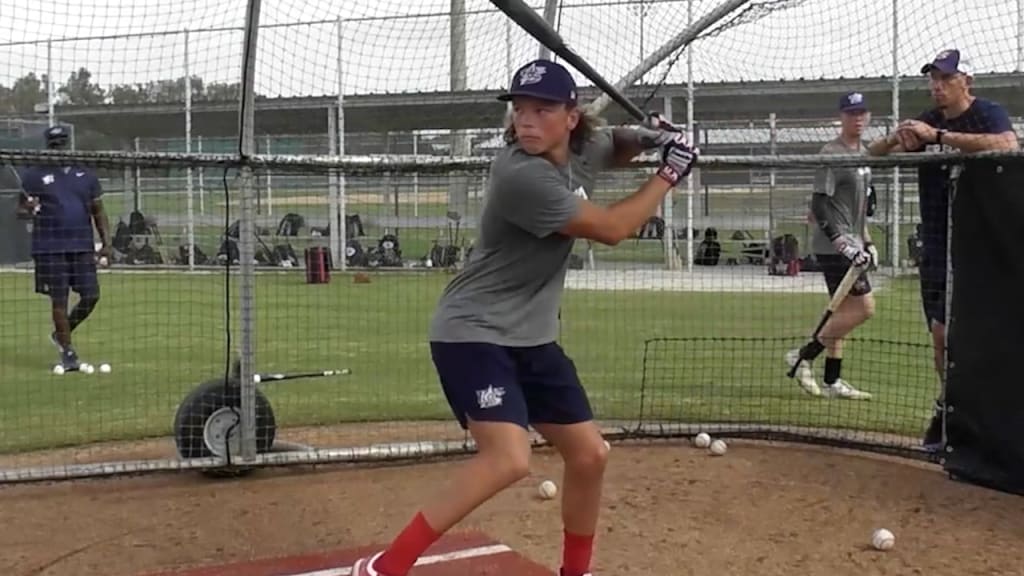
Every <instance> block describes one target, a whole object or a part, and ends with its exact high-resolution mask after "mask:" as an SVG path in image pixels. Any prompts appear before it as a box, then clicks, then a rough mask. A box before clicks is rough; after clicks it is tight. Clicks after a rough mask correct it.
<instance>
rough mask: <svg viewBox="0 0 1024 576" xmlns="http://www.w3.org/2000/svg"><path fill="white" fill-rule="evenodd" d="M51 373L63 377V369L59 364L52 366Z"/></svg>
mask: <svg viewBox="0 0 1024 576" xmlns="http://www.w3.org/2000/svg"><path fill="white" fill-rule="evenodd" d="M53 373H54V374H56V375H57V376H63V375H64V367H63V366H61V365H60V364H56V365H54V367H53Z"/></svg>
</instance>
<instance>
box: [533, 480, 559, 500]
mask: <svg viewBox="0 0 1024 576" xmlns="http://www.w3.org/2000/svg"><path fill="white" fill-rule="evenodd" d="M538 490H539V492H540V497H541V498H543V499H545V500H551V499H552V498H554V497H555V494H558V486H555V483H554V482H552V481H551V480H545V481H543V482H541V483H540V488H539V489H538Z"/></svg>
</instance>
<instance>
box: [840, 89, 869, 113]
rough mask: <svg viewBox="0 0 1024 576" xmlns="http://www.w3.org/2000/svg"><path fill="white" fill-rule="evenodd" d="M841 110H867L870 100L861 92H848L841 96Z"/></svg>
mask: <svg viewBox="0 0 1024 576" xmlns="http://www.w3.org/2000/svg"><path fill="white" fill-rule="evenodd" d="M839 111H840V112H867V111H868V102H867V100H866V99H865V98H864V95H863V94H861V93H860V92H847V93H846V94H843V95H842V96H840V97H839Z"/></svg>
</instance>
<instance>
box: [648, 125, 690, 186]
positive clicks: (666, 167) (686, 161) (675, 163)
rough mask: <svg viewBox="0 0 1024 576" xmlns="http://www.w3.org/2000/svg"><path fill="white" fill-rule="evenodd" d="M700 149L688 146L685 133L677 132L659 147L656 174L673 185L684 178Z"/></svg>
mask: <svg viewBox="0 0 1024 576" xmlns="http://www.w3.org/2000/svg"><path fill="white" fill-rule="evenodd" d="M699 155H700V150H698V149H696V148H693V147H691V146H690V143H689V142H687V141H686V135H685V134H683V133H681V132H677V133H675V134H674V135H673V137H672V139H671V140H669V141H668V142H666V143H665V144H664V145H663V146H662V147H661V167H660V168H658V176H660V177H662V178H663V179H664V180H666V181H667V182H668V183H669V184H671V185H673V186H675V185H676V184H678V183H679V181H680V180H682V179H683V178H685V177H686V176H687V174H689V173H690V170H692V169H693V165H694V164H695V163H696V162H697V157H698V156H699Z"/></svg>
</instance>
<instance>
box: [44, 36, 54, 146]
mask: <svg viewBox="0 0 1024 576" xmlns="http://www.w3.org/2000/svg"><path fill="white" fill-rule="evenodd" d="M46 118H47V122H49V126H53V124H54V122H55V121H56V119H55V118H54V110H53V40H47V41H46Z"/></svg>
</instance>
